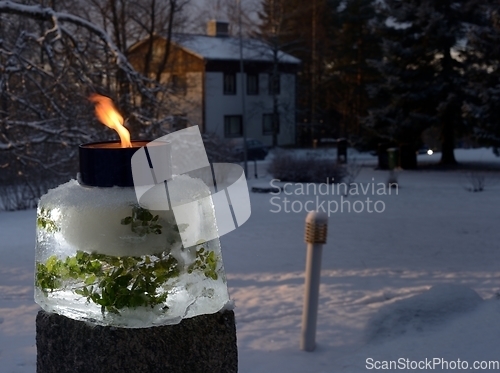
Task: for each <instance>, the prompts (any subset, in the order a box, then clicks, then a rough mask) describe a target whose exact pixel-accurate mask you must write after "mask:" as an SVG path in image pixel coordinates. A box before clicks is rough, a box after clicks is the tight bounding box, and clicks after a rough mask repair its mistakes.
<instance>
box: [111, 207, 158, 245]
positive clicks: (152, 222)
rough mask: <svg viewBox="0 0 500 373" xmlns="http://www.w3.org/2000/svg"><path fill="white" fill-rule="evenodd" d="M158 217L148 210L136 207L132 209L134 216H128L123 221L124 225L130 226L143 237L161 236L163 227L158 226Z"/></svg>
mask: <svg viewBox="0 0 500 373" xmlns="http://www.w3.org/2000/svg"><path fill="white" fill-rule="evenodd" d="M158 218H159V216H158V215H154V216H153V214H151V212H149V211H148V210H146V209H144V208H142V207H140V206H138V205H134V206H133V207H132V216H127V217H126V218H124V219H122V220H121V223H122V224H123V225H130V229H131V230H132V232H134V233H137V234H138V235H139V236H141V237H143V236H145V235H147V234H151V233H154V234H161V229H162V226H161V225H160V224H158Z"/></svg>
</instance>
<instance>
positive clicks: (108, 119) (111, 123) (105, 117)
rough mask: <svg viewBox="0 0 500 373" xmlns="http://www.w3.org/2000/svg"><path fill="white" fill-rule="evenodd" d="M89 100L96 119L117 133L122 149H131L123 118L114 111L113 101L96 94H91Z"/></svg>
mask: <svg viewBox="0 0 500 373" xmlns="http://www.w3.org/2000/svg"><path fill="white" fill-rule="evenodd" d="M89 100H90V101H92V102H93V103H94V104H95V115H96V116H97V119H99V120H100V121H101V123H103V124H104V125H106V126H108V127H109V128H112V129H114V130H115V131H116V132H118V135H119V136H120V140H121V142H122V148H131V147H132V143H131V142H130V133H129V132H128V130H127V129H126V128H125V127H124V126H123V117H122V116H121V115H120V113H119V112H118V110H116V108H115V105H113V101H111V99H110V98H109V97H106V96H101V95H98V94H97V93H93V94H92V95H91V96H90V97H89Z"/></svg>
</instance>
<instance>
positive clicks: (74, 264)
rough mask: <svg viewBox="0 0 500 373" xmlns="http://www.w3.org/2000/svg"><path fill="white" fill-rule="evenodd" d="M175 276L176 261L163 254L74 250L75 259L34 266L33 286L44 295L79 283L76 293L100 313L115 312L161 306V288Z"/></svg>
mask: <svg viewBox="0 0 500 373" xmlns="http://www.w3.org/2000/svg"><path fill="white" fill-rule="evenodd" d="M179 273H180V270H179V264H178V262H177V260H176V259H175V258H174V257H172V256H171V255H169V254H166V253H162V254H158V255H146V256H144V257H133V256H125V257H115V256H111V255H104V254H97V253H87V252H84V251H77V253H76V256H72V257H67V258H66V259H64V260H61V259H58V258H57V257H56V256H55V255H53V256H51V257H50V258H49V259H48V260H47V261H46V262H45V264H44V263H37V264H36V276H35V285H36V286H37V287H39V288H40V289H41V290H42V291H43V292H44V293H46V294H47V293H48V292H53V291H58V290H63V289H64V286H67V287H70V286H71V285H74V284H82V285H80V286H79V287H78V288H77V289H76V290H75V293H76V294H79V295H81V296H83V297H86V298H87V301H88V302H93V303H95V304H98V305H100V306H101V309H102V312H103V314H104V312H105V311H107V312H112V313H118V312H119V311H118V310H120V309H122V308H125V307H129V308H135V307H141V306H149V307H154V306H156V305H159V304H162V303H164V302H165V300H166V299H167V292H166V291H163V292H162V291H161V287H162V286H163V285H164V284H165V282H166V281H167V280H168V279H171V278H174V277H178V276H179ZM64 284H66V285H64Z"/></svg>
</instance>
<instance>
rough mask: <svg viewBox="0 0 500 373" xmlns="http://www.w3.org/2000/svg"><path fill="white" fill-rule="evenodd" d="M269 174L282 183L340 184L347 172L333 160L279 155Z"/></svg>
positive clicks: (270, 166)
mask: <svg viewBox="0 0 500 373" xmlns="http://www.w3.org/2000/svg"><path fill="white" fill-rule="evenodd" d="M268 171H269V173H270V174H271V175H272V176H273V177H274V178H275V179H279V180H281V181H292V182H296V183H325V182H326V181H327V180H328V182H332V181H333V182H335V183H340V182H342V180H343V179H344V177H345V175H346V170H345V168H344V167H342V166H341V165H338V164H337V163H336V162H335V161H334V160H332V159H325V158H319V157H317V156H314V155H308V156H297V155H294V154H290V153H286V152H283V153H277V154H276V155H275V156H274V158H273V159H272V161H271V164H270V165H269V168H268Z"/></svg>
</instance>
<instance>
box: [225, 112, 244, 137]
mask: <svg viewBox="0 0 500 373" xmlns="http://www.w3.org/2000/svg"><path fill="white" fill-rule="evenodd" d="M242 135H243V126H242V118H241V115H225V116H224V136H225V137H241V136H242Z"/></svg>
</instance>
